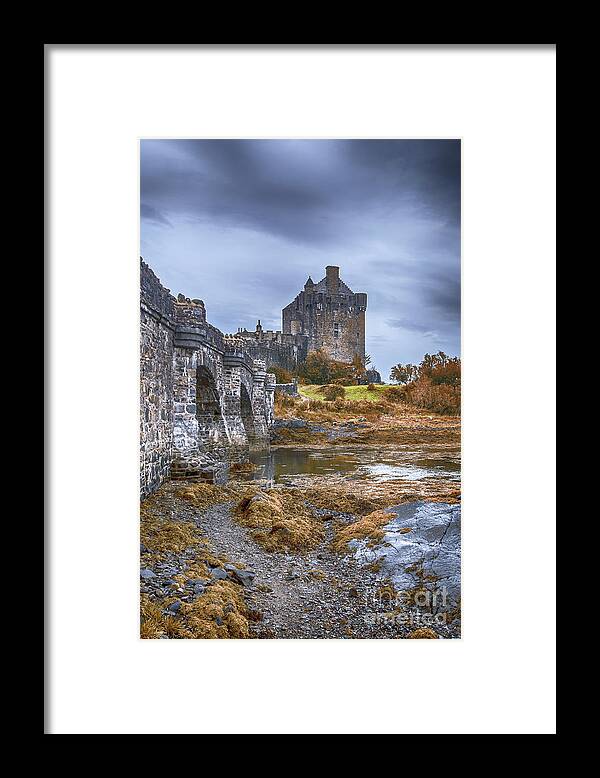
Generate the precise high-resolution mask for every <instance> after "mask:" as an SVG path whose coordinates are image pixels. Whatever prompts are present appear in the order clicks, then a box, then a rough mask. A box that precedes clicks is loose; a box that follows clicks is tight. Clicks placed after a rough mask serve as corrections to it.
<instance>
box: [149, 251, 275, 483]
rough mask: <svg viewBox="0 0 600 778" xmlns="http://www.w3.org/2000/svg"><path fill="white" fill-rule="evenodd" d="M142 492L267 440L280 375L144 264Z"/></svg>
mask: <svg viewBox="0 0 600 778" xmlns="http://www.w3.org/2000/svg"><path fill="white" fill-rule="evenodd" d="M140 307H141V314H140V316H141V321H140V324H141V342H140V349H141V359H140V369H141V376H140V414H141V415H140V423H141V431H140V459H141V462H140V471H141V483H140V494H141V495H142V496H146V495H148V494H150V493H151V492H152V491H153V490H154V489H156V488H157V487H158V486H159V485H160V484H161V483H162V481H163V480H164V479H165V478H167V477H169V476H170V477H174V478H177V477H185V478H202V477H207V478H211V477H212V473H213V472H214V469H215V463H217V462H223V461H225V460H228V459H236V458H239V456H240V453H241V452H244V451H247V450H248V449H250V448H264V447H267V446H268V445H269V428H270V427H271V425H272V423H273V396H274V389H275V376H274V375H272V374H271V373H267V372H266V370H265V367H266V365H265V362H264V361H262V360H259V359H253V358H252V357H251V356H250V355H249V354H248V352H247V351H245V349H244V343H243V340H241V339H238V338H236V337H235V336H233V337H230V336H225V335H223V333H222V332H221V331H220V330H218V329H217V328H216V327H213V326H212V325H211V324H209V323H208V322H207V321H206V310H205V307H204V303H203V302H202V301H201V300H190V299H189V298H186V297H184V296H183V295H178V297H177V298H175V297H173V296H172V295H171V294H170V292H169V290H168V289H165V288H164V287H163V286H162V285H161V284H160V282H159V280H158V278H157V277H156V276H155V275H154V273H153V272H152V271H151V270H150V268H149V267H148V266H147V265H146V264H145V263H144V262H142V266H141V295H140Z"/></svg>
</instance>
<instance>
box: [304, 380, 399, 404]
mask: <svg viewBox="0 0 600 778" xmlns="http://www.w3.org/2000/svg"><path fill="white" fill-rule="evenodd" d="M372 386H373V387H374V388H373V389H369V388H368V387H367V386H343V387H342V389H343V390H344V398H343V399H344V400H351V401H359V400H366V401H367V402H381V400H385V399H386V394H387V393H388V392H389V390H390V389H394V388H396V387H393V386H387V385H384V384H372ZM322 389H323V387H322V386H320V385H319V384H301V385H300V386H299V387H298V391H299V392H300V394H301V395H302V396H303V397H308V399H309V400H322V399H323V392H322Z"/></svg>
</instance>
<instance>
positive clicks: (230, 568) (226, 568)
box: [225, 564, 237, 572]
mask: <svg viewBox="0 0 600 778" xmlns="http://www.w3.org/2000/svg"><path fill="white" fill-rule="evenodd" d="M225 570H230V571H231V572H233V571H235V570H237V567H236V566H235V565H231V564H227V565H225Z"/></svg>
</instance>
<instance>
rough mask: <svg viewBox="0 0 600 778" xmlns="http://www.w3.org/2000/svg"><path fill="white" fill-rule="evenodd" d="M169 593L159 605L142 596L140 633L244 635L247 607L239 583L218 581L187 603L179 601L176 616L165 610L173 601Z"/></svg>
mask: <svg viewBox="0 0 600 778" xmlns="http://www.w3.org/2000/svg"><path fill="white" fill-rule="evenodd" d="M175 600H176V598H175V597H170V598H167V599H166V600H164V601H163V602H161V604H160V605H158V604H157V603H156V602H152V601H150V600H149V599H148V598H147V597H146V596H145V595H143V596H142V604H141V626H140V637H142V638H144V639H153V638H161V637H163V636H165V635H166V636H167V637H169V638H197V639H207V638H208V639H214V638H217V639H218V638H221V639H222V638H247V637H248V636H249V628H248V608H247V607H246V604H245V602H244V598H243V597H242V594H241V592H240V587H239V586H237V585H236V584H233V583H231V582H230V581H217V582H216V583H214V584H212V585H211V586H210V587H208V588H207V590H206V592H205V593H204V594H203V595H201V596H200V597H198V598H197V599H196V600H194V601H193V602H190V603H182V605H181V608H180V610H179V612H178V614H177V616H169V615H165V614H164V612H163V611H164V608H166V607H167V606H168V605H170V604H171V603H172V602H175Z"/></svg>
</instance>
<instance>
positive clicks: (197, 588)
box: [194, 584, 206, 597]
mask: <svg viewBox="0 0 600 778" xmlns="http://www.w3.org/2000/svg"><path fill="white" fill-rule="evenodd" d="M205 591H206V587H205V586H203V585H201V584H198V585H197V586H194V595H195V596H196V597H199V596H200V595H201V594H204V592H205Z"/></svg>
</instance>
